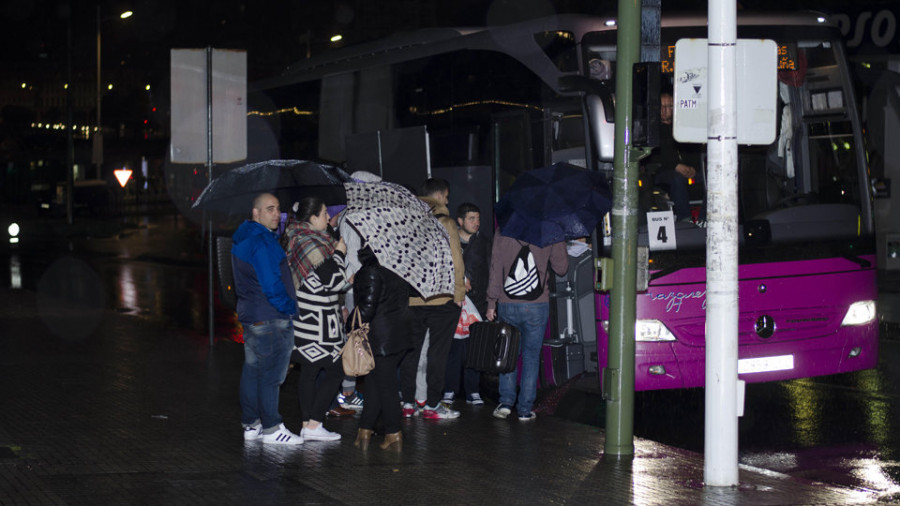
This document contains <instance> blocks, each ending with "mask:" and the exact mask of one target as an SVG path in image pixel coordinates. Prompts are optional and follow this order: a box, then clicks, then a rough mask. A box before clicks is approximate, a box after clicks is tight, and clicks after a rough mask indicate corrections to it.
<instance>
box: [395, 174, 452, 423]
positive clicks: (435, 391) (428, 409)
mask: <svg viewBox="0 0 900 506" xmlns="http://www.w3.org/2000/svg"><path fill="white" fill-rule="evenodd" d="M421 195H422V196H420V197H419V198H420V199H421V200H422V201H423V202H425V203H426V204H428V206H429V207H430V208H431V212H432V213H433V214H434V216H435V217H436V218H437V219H438V221H439V222H440V224H441V225H443V227H444V229H445V230H446V231H447V235H448V237H449V242H450V254H451V259H452V260H451V261H452V265H446V266H441V267H442V268H445V269H453V279H454V289H453V293H452V294H451V293H448V294H440V295H435V296H434V297H429V298H427V299H425V298H422V297H420V296H415V297H411V298H410V299H409V307H410V313H411V315H412V320H411V321H412V328H411V330H412V334H413V339H415V342H414V345H415V348H413V350H412V351H411V352H409V353H407V354H406V356H405V357H404V358H403V360H402V361H401V362H400V389H401V394H402V397H403V407H402V413H403V416H404V417H407V418H408V417H411V416H414V415H415V413H416V406H415V404H414V403H415V401H416V398H415V397H416V370H417V369H418V365H419V357H420V356H421V355H422V348H423V347H424V346H425V335H426V333H427V334H428V348H427V351H426V352H425V353H426V357H425V358H426V360H427V364H426V370H425V382H426V384H427V398H426V400H425V406H424V409H423V410H422V417H423V418H428V419H440V418H458V417H459V411H454V410H452V409H449V408H448V407H446V406H444V405H443V404H442V403H441V399H443V396H444V374H445V372H446V370H447V356H448V355H449V353H450V345H451V343H452V342H453V334H454V333H455V332H456V324H457V323H458V322H459V315H460V312H461V310H462V304H463V301H465V298H466V284H465V272H466V267H465V265H464V264H463V255H462V246H461V245H460V242H459V228H458V227H457V226H456V222H454V221H453V218H451V217H450V215H449V213H450V211H449V210H448V209H447V204H449V203H450V184H449V183H448V182H447V181H446V180H444V179H440V178H429V179H427V180H425V183H424V184H423V185H422V191H421Z"/></svg>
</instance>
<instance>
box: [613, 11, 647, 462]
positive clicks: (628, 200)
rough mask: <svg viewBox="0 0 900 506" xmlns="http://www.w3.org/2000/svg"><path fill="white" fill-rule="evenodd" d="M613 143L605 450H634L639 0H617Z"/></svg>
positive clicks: (615, 452) (621, 452)
mask: <svg viewBox="0 0 900 506" xmlns="http://www.w3.org/2000/svg"><path fill="white" fill-rule="evenodd" d="M617 17H618V19H617V20H616V23H617V25H618V33H617V45H616V47H617V49H616V62H617V65H616V68H617V69H618V70H617V72H616V139H615V141H616V144H615V158H614V160H613V165H614V166H613V208H612V234H613V235H612V257H613V266H614V272H613V286H612V290H611V302H610V316H609V362H608V364H607V370H606V371H604V382H608V383H609V385H608V386H607V385H604V391H605V392H606V395H607V399H606V442H605V443H604V452H605V453H606V454H607V455H634V318H635V297H636V287H635V286H636V278H637V265H636V264H637V202H638V161H639V159H640V158H639V157H640V153H642V151H639V150H633V149H632V147H631V123H632V99H633V97H632V92H631V81H632V73H631V72H632V68H633V67H634V64H635V63H637V62H638V61H640V50H641V0H619V13H618V16H617Z"/></svg>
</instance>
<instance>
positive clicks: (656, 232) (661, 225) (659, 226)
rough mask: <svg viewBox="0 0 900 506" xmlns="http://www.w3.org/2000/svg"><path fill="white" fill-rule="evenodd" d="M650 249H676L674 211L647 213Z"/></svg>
mask: <svg viewBox="0 0 900 506" xmlns="http://www.w3.org/2000/svg"><path fill="white" fill-rule="evenodd" d="M647 236H648V237H647V239H648V240H649V244H648V246H650V250H651V251H654V250H663V249H675V215H674V214H672V211H671V210H669V211H659V212H654V213H647Z"/></svg>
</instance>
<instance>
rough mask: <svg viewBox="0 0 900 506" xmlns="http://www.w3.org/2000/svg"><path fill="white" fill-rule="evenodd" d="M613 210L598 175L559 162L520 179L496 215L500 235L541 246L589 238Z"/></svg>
mask: <svg viewBox="0 0 900 506" xmlns="http://www.w3.org/2000/svg"><path fill="white" fill-rule="evenodd" d="M611 207H612V193H611V192H610V191H609V187H608V186H607V184H606V180H605V178H604V177H603V176H602V175H601V174H600V173H599V172H596V171H589V170H585V169H582V168H580V167H575V166H573V165H569V164H566V163H562V162H560V163H556V164H554V165H551V166H549V167H543V168H540V169H534V170H531V171H528V172H524V173H522V174H521V175H519V177H518V178H516V180H515V182H513V184H512V186H510V187H509V189H508V190H507V191H506V193H505V194H504V195H503V197H501V198H500V201H499V202H497V204H496V205H495V206H494V210H495V211H496V214H497V223H498V224H499V225H500V233H501V234H503V235H505V236H507V237H513V238H515V239H521V240H523V241H526V242H529V243H531V244H534V245H536V246H541V247H543V246H547V245H548V244H553V243H557V242H562V241H565V240H567V239H575V238H578V237H586V236H589V235H591V233H592V232H593V230H594V227H596V226H597V222H598V221H600V219H602V218H603V215H604V214H606V213H608V212H609V210H610V208H611Z"/></svg>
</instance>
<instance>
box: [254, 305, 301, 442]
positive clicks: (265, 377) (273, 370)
mask: <svg viewBox="0 0 900 506" xmlns="http://www.w3.org/2000/svg"><path fill="white" fill-rule="evenodd" d="M293 348H294V329H293V326H292V325H291V320H268V321H264V322H259V323H258V324H247V325H244V368H243V370H242V371H241V423H243V424H244V425H253V424H254V423H256V421H257V420H261V421H262V425H263V428H264V429H268V428H269V427H274V426H276V425H278V424H280V423H281V415H280V414H279V413H278V393H279V389H280V387H281V384H282V383H284V378H285V377H286V376H287V371H288V364H289V363H290V360H291V350H292V349H293Z"/></svg>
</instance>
